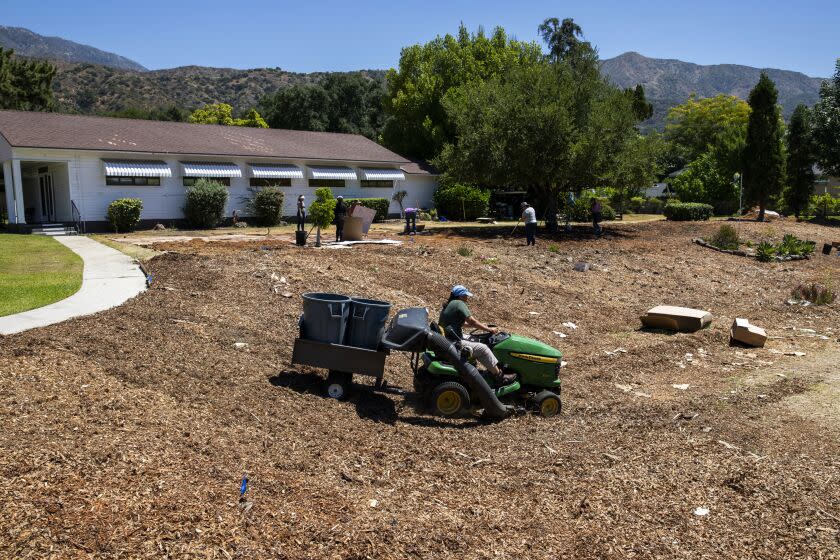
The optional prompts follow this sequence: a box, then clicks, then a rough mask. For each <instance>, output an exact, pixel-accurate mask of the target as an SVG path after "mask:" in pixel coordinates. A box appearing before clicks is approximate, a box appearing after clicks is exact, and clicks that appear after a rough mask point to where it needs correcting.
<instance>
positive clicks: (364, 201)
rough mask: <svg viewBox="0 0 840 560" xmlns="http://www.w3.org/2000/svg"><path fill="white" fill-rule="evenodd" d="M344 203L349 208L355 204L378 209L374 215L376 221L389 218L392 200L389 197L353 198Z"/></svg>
mask: <svg viewBox="0 0 840 560" xmlns="http://www.w3.org/2000/svg"><path fill="white" fill-rule="evenodd" d="M344 203H345V204H346V205H347V207H348V208H349V207H350V206H352V205H353V204H358V205H359V206H364V207H365V208H370V209H371V210H376V215H375V216H374V217H373V221H374V222H384V221H385V219H387V218H388V207H389V206H390V205H391V201H390V200H388V199H387V198H353V199H350V200H345V201H344Z"/></svg>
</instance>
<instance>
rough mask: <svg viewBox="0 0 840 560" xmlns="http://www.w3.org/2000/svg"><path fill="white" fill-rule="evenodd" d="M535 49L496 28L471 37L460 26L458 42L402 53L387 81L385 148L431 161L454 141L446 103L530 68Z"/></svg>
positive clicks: (443, 40) (445, 40) (449, 39)
mask: <svg viewBox="0 0 840 560" xmlns="http://www.w3.org/2000/svg"><path fill="white" fill-rule="evenodd" d="M542 58H543V57H542V53H541V52H540V48H539V46H538V45H536V44H535V43H526V42H522V41H517V40H515V39H510V38H509V37H508V36H507V34H506V33H505V31H504V29H502V28H501V27H497V28H496V29H495V30H494V31H493V34H492V35H491V36H489V37H488V36H487V35H485V33H484V32H483V30H482V29H479V30H478V32H477V33H475V34H472V35H471V34H470V33H469V32H468V31H467V29H466V27H464V25H463V24H462V25H461V27H460V28H459V30H458V35H457V37H453V36H452V35H446V36H444V37H436V38H435V39H434V40H432V41H430V42H428V43H426V44H424V45H412V46H410V47H406V48H404V49H403V50H402V52H401V54H400V63H399V69H396V70H395V69H391V70H389V71H388V74H387V76H386V89H387V91H386V96H385V100H384V110H385V114H386V116H387V117H388V119H387V121H386V124H385V127H384V129H383V131H382V141H383V143H384V144H385V145H386V146H388V147H389V148H391V149H392V150H394V151H396V152H397V153H400V154H402V155H405V156H409V157H415V158H422V159H431V158H433V157H435V156H437V155H438V154H439V153H440V151H441V149H442V148H443V146H444V144H446V143H450V142H452V141H453V140H454V139H455V135H454V124H453V122H452V120H451V119H450V117H449V115H448V113H447V111H446V109H445V108H444V99H445V98H446V97H447V96H451V95H455V94H456V92H457V90H459V89H460V88H463V87H466V86H469V85H472V84H475V83H477V82H483V81H485V80H488V79H490V78H493V77H495V76H500V75H504V74H506V73H507V72H508V71H509V70H511V69H513V68H518V67H523V66H532V65H534V64H537V63H538V62H539V61H540V60H541V59H542Z"/></svg>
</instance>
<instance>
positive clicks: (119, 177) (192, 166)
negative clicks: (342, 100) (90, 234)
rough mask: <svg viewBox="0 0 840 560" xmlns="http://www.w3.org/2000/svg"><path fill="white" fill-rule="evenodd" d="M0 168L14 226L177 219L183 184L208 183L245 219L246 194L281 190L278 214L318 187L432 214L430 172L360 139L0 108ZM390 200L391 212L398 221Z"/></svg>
mask: <svg viewBox="0 0 840 560" xmlns="http://www.w3.org/2000/svg"><path fill="white" fill-rule="evenodd" d="M0 161H2V162H3V174H2V178H3V188H4V190H5V202H6V210H7V212H8V220H9V224H10V225H12V227H18V228H25V227H26V224H38V223H55V222H64V223H76V222H81V223H84V226H85V228H86V230H87V231H93V230H103V229H106V228H107V227H108V224H107V220H106V217H105V214H106V212H107V208H108V204H110V203H111V201H113V200H116V199H118V198H125V197H130V198H139V199H141V200H142V201H143V213H142V215H141V220H142V222H141V223H142V224H143V225H146V226H148V225H153V224H154V223H156V222H163V223H167V224H168V223H170V222H175V221H178V220H181V219H182V218H183V213H182V211H181V208H182V206H183V204H184V196H185V190H186V186H188V185H190V184H192V183H193V182H195V180H196V179H197V178H200V177H208V178H213V179H215V180H218V181H220V182H222V183H223V184H226V185H228V186H229V188H230V195H229V197H228V205H227V208H226V209H225V215H226V216H227V217H230V216H232V214H233V211H234V210H238V214H239V215H240V216H244V215H245V213H244V210H243V209H244V202H243V199H244V198H246V197H247V196H248V195H249V194H250V193H249V187H252V186H253V187H260V186H265V185H269V184H272V185H278V186H281V187H283V188H284V189H286V190H287V192H286V197H285V209H284V212H283V213H284V215H287V216H291V215H293V214H294V213H295V204H296V201H297V197H298V195H301V194H303V195H306V199H307V204H308V203H309V202H311V201H312V199H313V198H314V196H313V191H314V189H315V188H316V187H320V186H327V187H330V188H331V189H332V190H333V193H334V194H335V195H336V196H338V195H343V196H344V197H345V199H349V198H387V199H389V200H391V198H392V196H393V194H394V193H395V192H397V191H400V190H405V191H406V192H407V195H406V197H405V199H404V201H403V206H404V207H409V206H410V207H420V208H429V207H431V205H432V194H433V193H434V191H435V189H436V188H437V176H436V174H435V172H434V170H432V169H431V168H429V167H428V166H425V165H422V164H417V163H414V162H411V161H409V160H407V159H405V158H403V157H402V156H400V155H398V154H395V153H394V152H392V151H390V150H388V149H386V148H384V147H382V146H380V145H379V144H377V143H375V142H373V141H371V140H369V139H367V138H365V137H363V136H359V135H354V134H336V133H329V132H307V131H298V130H276V129H259V128H243V127H227V126H219V125H200V124H188V123H175V122H159V121H145V120H134V119H116V118H108V117H89V116H79V115H63V114H57V113H36V112H24V111H0ZM399 211H400V208H399V205H398V204H397V203H396V202H393V201H392V202H391V206H390V209H389V213H390V214H392V215H396V214H399Z"/></svg>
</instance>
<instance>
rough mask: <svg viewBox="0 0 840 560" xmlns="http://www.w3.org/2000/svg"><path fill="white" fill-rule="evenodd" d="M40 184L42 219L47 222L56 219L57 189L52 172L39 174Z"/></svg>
mask: <svg viewBox="0 0 840 560" xmlns="http://www.w3.org/2000/svg"><path fill="white" fill-rule="evenodd" d="M38 186H39V187H40V189H41V219H42V220H43V221H45V222H53V221H55V189H54V188H53V178H52V174H51V173H41V174H40V175H38Z"/></svg>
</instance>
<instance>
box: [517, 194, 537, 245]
mask: <svg viewBox="0 0 840 560" xmlns="http://www.w3.org/2000/svg"><path fill="white" fill-rule="evenodd" d="M520 207H521V208H522V218H521V219H522V221H523V222H525V245H536V244H537V211H536V210H534V207H533V206H531V205H530V204H528V203H527V202H523V203H522V204H521V205H520Z"/></svg>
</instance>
